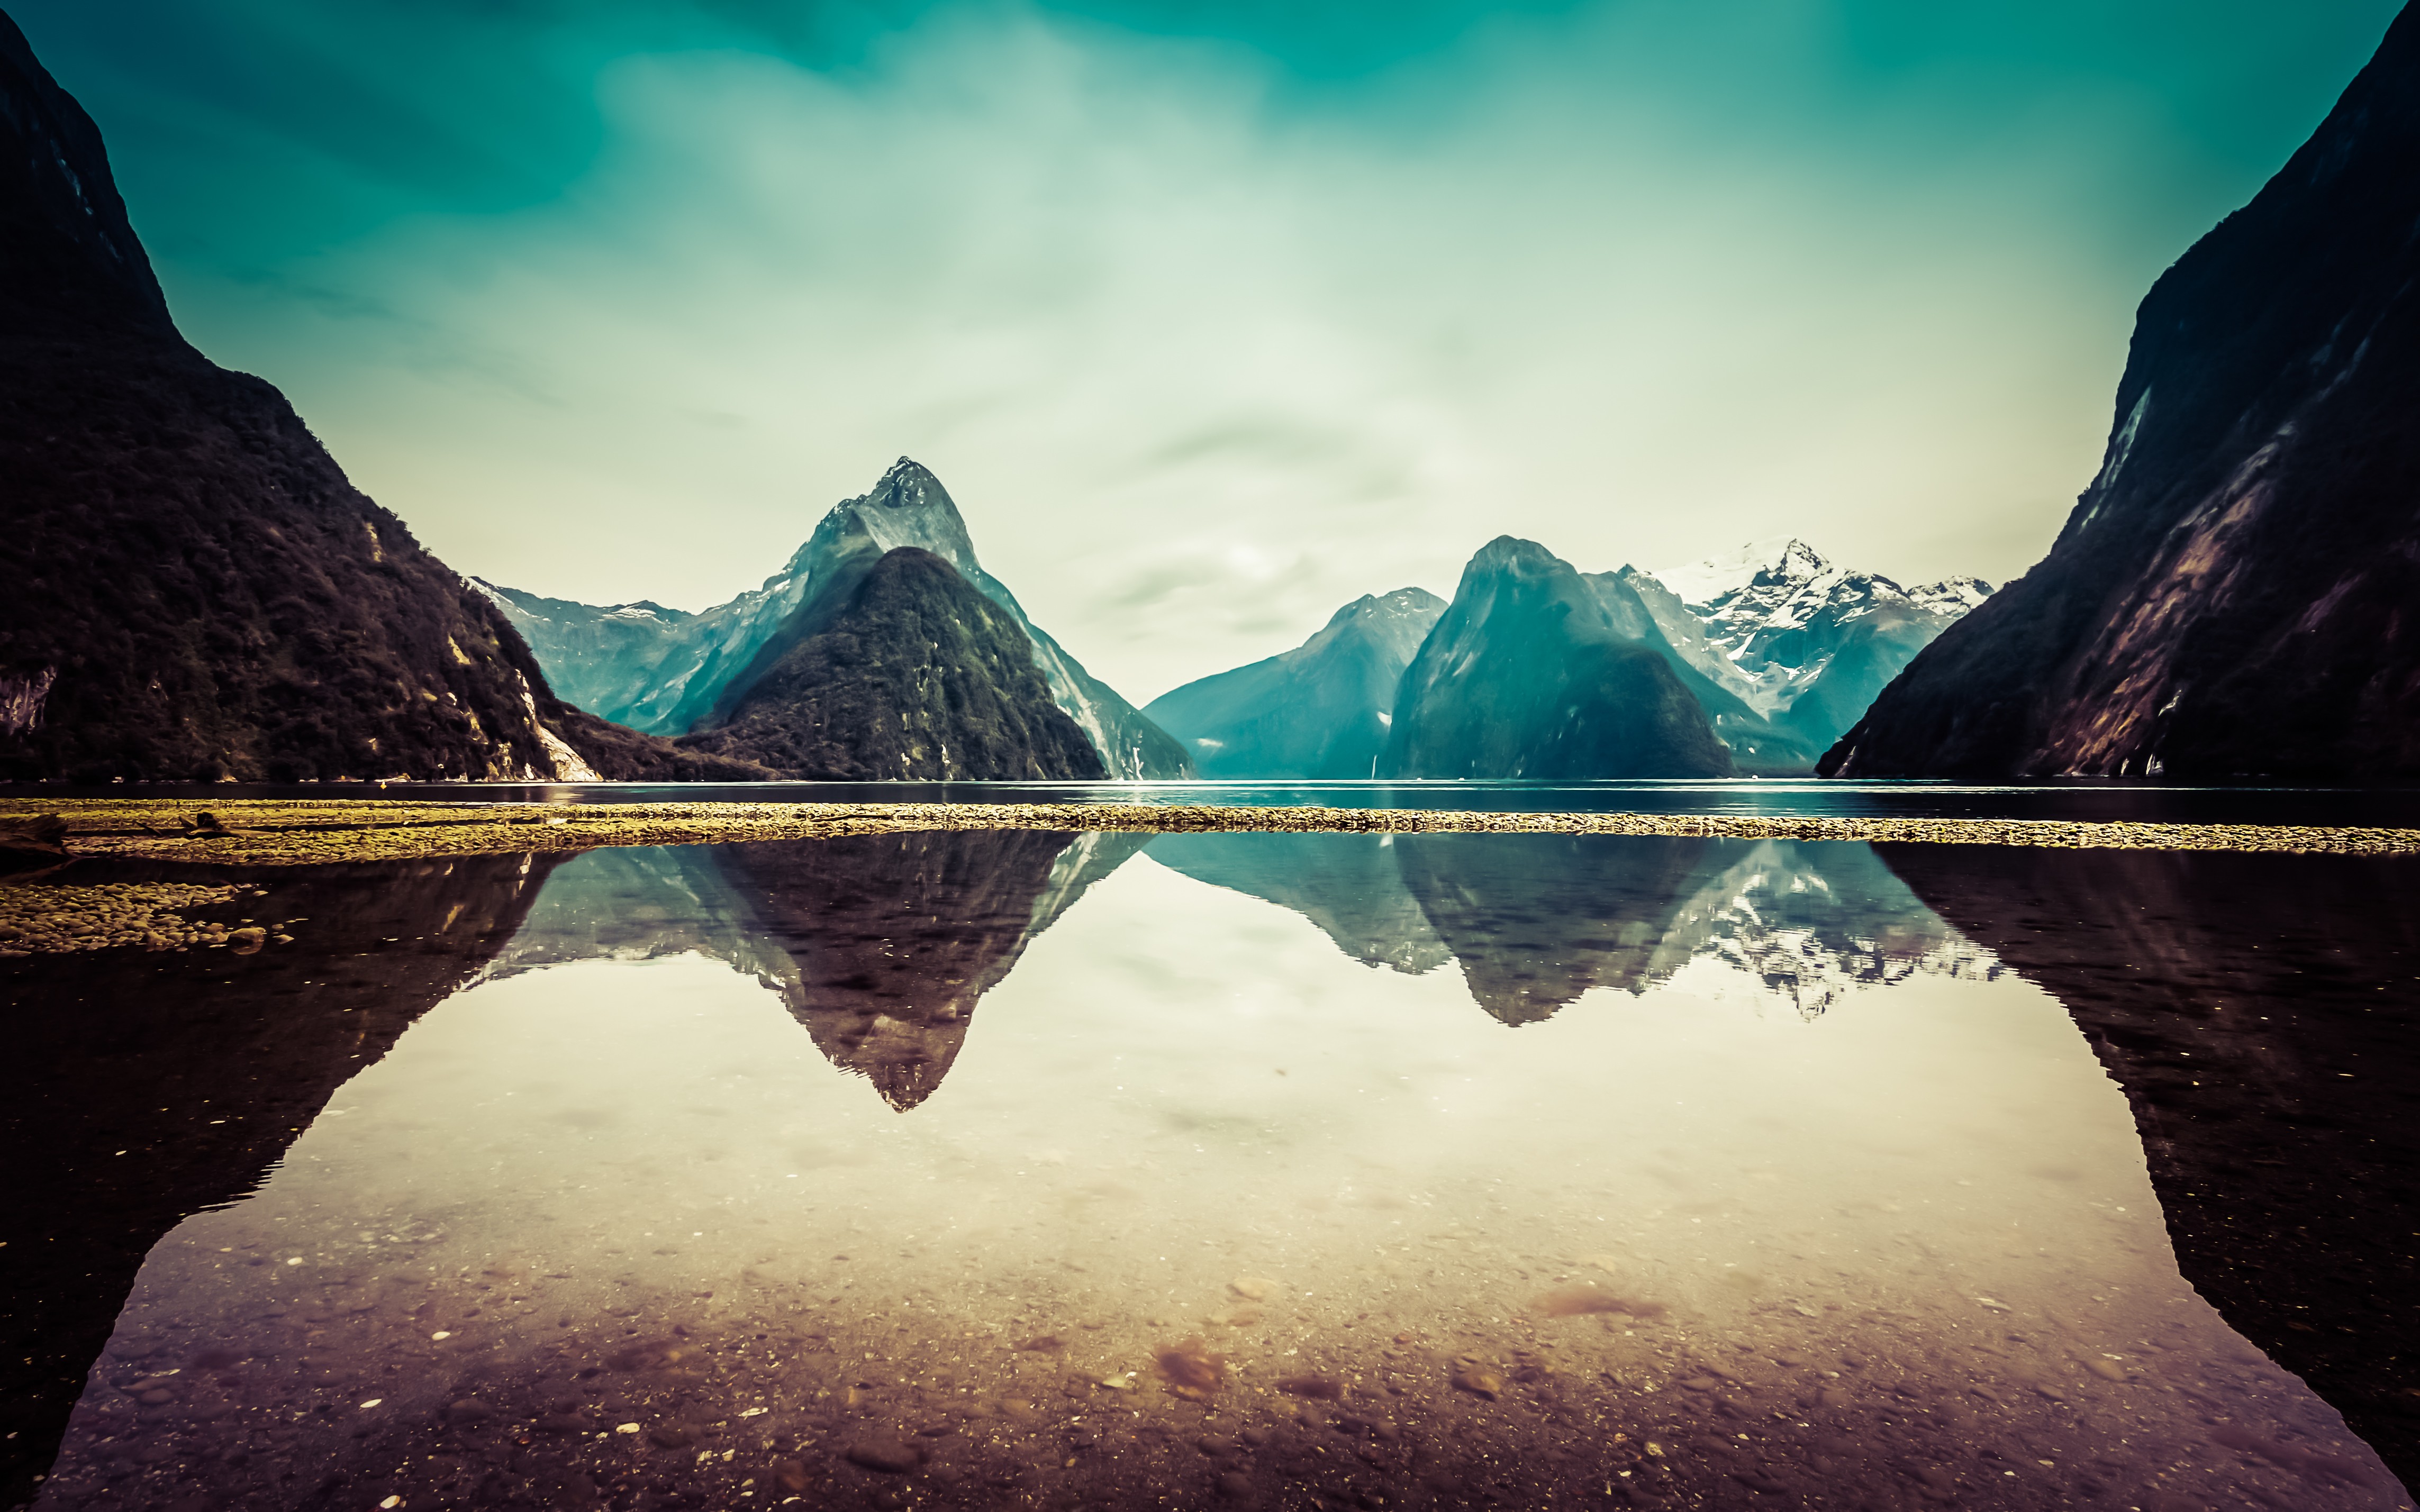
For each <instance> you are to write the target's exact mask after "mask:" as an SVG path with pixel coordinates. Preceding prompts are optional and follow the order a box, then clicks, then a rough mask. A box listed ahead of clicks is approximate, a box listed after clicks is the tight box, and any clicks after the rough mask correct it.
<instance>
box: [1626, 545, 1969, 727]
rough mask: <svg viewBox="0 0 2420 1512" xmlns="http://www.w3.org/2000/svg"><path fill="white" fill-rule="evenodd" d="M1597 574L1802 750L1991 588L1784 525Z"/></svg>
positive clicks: (1848, 718)
mask: <svg viewBox="0 0 2420 1512" xmlns="http://www.w3.org/2000/svg"><path fill="white" fill-rule="evenodd" d="M1606 576H1607V577H1611V578H1615V579H1621V581H1622V582H1623V583H1625V584H1627V585H1628V586H1629V587H1630V588H1631V589H1632V590H1633V591H1634V592H1636V593H1637V594H1638V595H1639V597H1640V599H1641V601H1642V602H1643V603H1644V604H1645V606H1646V608H1647V609H1648V610H1649V611H1650V613H1651V614H1652V615H1653V617H1654V619H1655V621H1656V625H1657V628H1658V630H1659V631H1660V632H1661V633H1662V634H1663V636H1664V638H1665V639H1666V640H1668V641H1669V642H1670V643H1671V644H1672V647H1673V650H1674V651H1675V653H1676V654H1677V655H1678V656H1680V657H1681V659H1682V660H1683V661H1685V662H1687V663H1688V664H1689V665H1690V666H1691V667H1692V668H1694V669H1696V670H1697V671H1701V672H1703V673H1704V674H1705V675H1706V676H1707V677H1708V678H1709V679H1710V680H1712V681H1713V682H1714V684H1715V685H1716V686H1718V687H1721V688H1722V689H1723V690H1724V691H1725V692H1728V693H1730V694H1731V695H1733V696H1735V697H1737V698H1738V699H1739V700H1740V701H1741V702H1744V703H1745V704H1746V705H1747V707H1748V708H1749V709H1750V710H1752V711H1754V713H1755V714H1756V715H1758V716H1761V717H1762V718H1763V719H1765V720H1766V721H1768V722H1770V723H1771V724H1772V725H1774V726H1775V727H1776V728H1777V729H1779V730H1782V731H1785V732H1788V733H1791V734H1793V735H1795V736H1796V737H1797V738H1798V739H1799V740H1800V741H1802V742H1803V743H1805V744H1806V745H1807V747H1809V748H1810V750H1809V756H1810V759H1811V757H1812V756H1814V755H1820V754H1822V753H1823V750H1825V749H1826V748H1829V747H1830V746H1831V744H1832V742H1834V741H1835V740H1837V739H1838V738H1839V736H1840V733H1841V732H1843V731H1845V730H1846V729H1848V727H1849V726H1850V725H1852V724H1854V723H1855V722H1856V720H1857V718H1858V717H1859V716H1861V715H1862V714H1864V712H1865V710H1866V708H1867V706H1868V705H1869V704H1870V703H1872V702H1873V701H1874V698H1875V696H1876V695H1877V694H1879V693H1880V692H1881V691H1882V690H1883V687H1884V686H1885V684H1887V683H1888V682H1889V681H1890V680H1891V679H1892V678H1893V677H1895V676H1897V675H1898V674H1899V672H1900V669H1901V668H1903V667H1905V666H1906V665H1907V664H1908V662H1909V661H1911V660H1913V659H1914V658H1915V656H1916V653H1917V652H1919V651H1921V650H1923V649H1924V648H1925V647H1926V646H1927V645H1930V644H1931V642H1932V640H1933V638H1934V637H1936V636H1938V635H1940V634H1941V632H1942V631H1944V630H1946V629H1947V628H1948V627H1949V625H1951V624H1952V623H1954V622H1955V621H1957V620H1958V619H1960V618H1962V616H1963V615H1965V614H1966V612H1967V611H1968V610H1970V609H1973V608H1974V607H1975V606H1976V605H1978V604H1980V603H1981V602H1982V601H1983V600H1984V599H1985V598H1986V597H1988V596H1989V595H1990V594H1991V593H1992V585H1991V584H1990V583H1988V582H1985V581H1984V580H1983V579H1979V578H1947V579H1942V580H1941V581H1939V582H1932V583H1926V584H1924V585H1922V586H1921V587H1917V588H1913V589H1909V588H1902V587H1900V585H1899V584H1898V583H1896V582H1894V581H1892V580H1891V579H1888V578H1885V577H1883V576H1882V575H1881V574H1879V573H1871V572H1856V571H1853V570H1851V569H1849V568H1846V567H1841V566H1836V565H1835V564H1833V563H1830V562H1828V561H1826V560H1825V559H1824V558H1823V555H1822V554H1821V553H1819V552H1817V551H1816V550H1815V549H1814V548H1812V547H1810V546H1808V545H1807V543H1806V542H1804V541H1801V540H1798V539H1795V538H1794V537H1793V538H1784V539H1780V540H1773V541H1761V542H1754V543H1751V544H1749V545H1747V546H1744V547H1741V548H1738V549H1737V550H1734V551H1728V552H1722V553H1719V554H1717V555H1714V556H1712V557H1708V558H1706V559H1705V560H1703V561H1701V562H1695V563H1689V564H1687V565H1685V566H1681V567H1670V568H1664V569H1660V570H1658V571H1654V572H1647V571H1643V570H1641V569H1639V568H1637V567H1624V568H1623V569H1621V572H1619V573H1616V574H1608V575H1606ZM1676 610H1677V611H1678V612H1676ZM1683 616H1685V619H1684V618H1683ZM1690 622H1694V625H1693V624H1691V623H1690ZM1717 723H1718V726H1719V723H1720V721H1719V720H1718V721H1717ZM1724 733H1725V736H1726V738H1727V739H1728V738H1730V732H1729V731H1725V732H1724Z"/></svg>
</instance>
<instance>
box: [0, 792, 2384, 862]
mask: <svg viewBox="0 0 2420 1512" xmlns="http://www.w3.org/2000/svg"><path fill="white" fill-rule="evenodd" d="M51 816H56V817H57V818H58V819H60V820H63V821H64V823H65V826H66V828H65V836H64V848H65V851H66V853H67V855H68V856H124V857H139V858H143V859H148V860H159V861H188V862H199V863H203V864H220V865H232V864H240V865H247V866H306V865H319V864H325V863H328V862H336V861H377V860H405V859H417V858H423V857H428V856H483V855H512V854H537V853H553V852H563V851H582V850H591V849H594V848H596V847H598V846H604V845H707V844H727V843H732V842H737V841H765V840H799V839H814V838H818V837H823V836H833V835H864V834H884V833H896V832H901V831H910V830H936V829H954V830H966V829H1036V830H1077V831H1083V830H1106V831H1126V832H1136V831H1141V832H1149V833H1175V832H1193V831H1216V830H1240V831H1262V832H1273V831H1295V832H1303V831H1310V832H1326V833H1342V834H1369V833H1387V834H1439V833H1458V834H1469V833H1512V834H1560V835H1663V836H1674V837H1683V838H1691V839H1707V840H1800V841H1853V842H1876V841H1898V842H1902V843H1904V842H1916V843H1931V844H1950V845H2017V846H2027V847H2048V848H2052V849H2061V850H2075V849H2094V850H2102V849H2105V850H2154V851H2258V852H2273V853H2288V854H2301V855H2329V856H2409V855H2420V830H2414V829H2393V828H2382V827H2367V826H2317V825H2180V824H2143V823H2134V822H2125V821H2118V822H2107V823H2085V822H2070V821H2061V820H2040V819H1929V818H1923V819H1882V818H1814V817H1792V816H1763V815H1712V814H1642V813H1502V812H1476V811H1468V810H1428V809H1326V808H1313V807H1289V808H1248V807H1241V806H1236V807H1219V806H1211V805H1163V804H1021V803H1019V804H973V803H963V804H946V803H899V804H884V803H644V804H531V803H514V804H483V803H419V802H392V803H385V802H361V801H348V800H318V799H313V800H286V799H240V800H235V801H231V802H221V803H214V804H211V805H209V807H208V808H207V809H205V808H202V807H200V806H198V805H195V804H194V803H191V802H178V801H172V800H165V799H143V798H137V799H107V798H101V799H70V800H51V801H43V800H39V799H9V800H0V830H6V829H18V828H30V827H32V826H33V825H35V824H36V822H37V821H39V820H42V819H47V818H49V817H51Z"/></svg>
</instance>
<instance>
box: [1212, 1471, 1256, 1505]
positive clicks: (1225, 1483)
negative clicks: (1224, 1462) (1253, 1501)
mask: <svg viewBox="0 0 2420 1512" xmlns="http://www.w3.org/2000/svg"><path fill="white" fill-rule="evenodd" d="M1218 1494H1219V1495H1221V1496H1224V1497H1229V1498H1231V1499H1238V1500H1239V1499H1241V1498H1243V1497H1247V1496H1249V1495H1251V1494H1252V1477H1251V1476H1249V1475H1247V1474H1245V1473H1243V1472H1242V1471H1240V1470H1231V1471H1229V1472H1227V1473H1225V1474H1223V1475H1221V1476H1219V1477H1218Z"/></svg>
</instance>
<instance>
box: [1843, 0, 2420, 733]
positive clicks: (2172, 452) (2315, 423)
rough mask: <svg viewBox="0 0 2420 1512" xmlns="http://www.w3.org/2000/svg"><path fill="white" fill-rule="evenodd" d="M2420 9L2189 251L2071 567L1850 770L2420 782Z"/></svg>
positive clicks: (2061, 546) (2149, 334) (1917, 677)
mask: <svg viewBox="0 0 2420 1512" xmlns="http://www.w3.org/2000/svg"><path fill="white" fill-rule="evenodd" d="M2414 162H2420V14H2415V13H2413V12H2412V11H2410V10H2407V11H2405V12H2404V13H2403V14H2402V15H2401V16H2400V17H2398V18H2397V20H2396V22H2395V23H2394V25H2393V26H2392V27H2391V28H2390V29H2389V31H2388V32H2387V35H2386V39H2385V41H2384V42H2383V43H2381V46H2380V48H2379V51H2378V54H2377V56H2376V57H2374V58H2373V59H2371V61H2370V63H2369V66H2368V67H2367V68H2366V69H2363V70H2362V72H2361V74H2360V76H2359V77H2357V78H2356V79H2354V81H2353V82H2352V85H2350V87H2349V88H2347V89H2346V91H2345V93H2344V96H2343V98H2342V99H2341V100H2338V101H2337V103H2336V106H2335V110H2334V111H2332V112H2331V113H2330V114H2329V116H2328V117H2327V119H2326V120H2325V121H2324V122H2322V123H2321V125H2320V126H2319V131H2317V132H2316V133H2315V134H2314V135H2313V136H2312V138H2311V140H2310V141H2309V142H2307V143H2305V144H2304V147H2302V149H2301V150H2300V151H2298V152H2296V153H2295V154H2294V156H2293V157H2292V159H2291V160H2289V161H2288V162H2287V164H2286V166H2285V167H2284V168H2283V169H2282V170H2280V171H2279V173H2278V174H2277V176H2276V177H2274V178H2272V179H2271V180H2270V181H2269V183H2268V185H2267V186H2266V187H2265V188H2263V189H2262V190H2261V191H2260V193H2258V194H2257V196H2255V197H2254V199H2253V201H2252V203H2251V204H2249V205H2247V206H2245V207H2244V208H2242V209H2241V210H2238V211H2237V212H2235V213H2234V214H2233V215H2230V216H2228V217H2227V218H2226V220H2225V221H2223V222H2221V223H2220V224H2219V225H2218V226H2217V228H2216V229H2215V230H2212V231H2211V233H2210V234H2209V235H2208V236H2206V237H2204V238H2203V239H2201V240H2200V241H2199V242H2197V243H2196V244H2195V246H2194V247H2193V249H2192V250H2191V251H2189V252H2187V253H2186V254H2185V255H2183V256H2182V257H2181V258H2180V259H2178V261H2177V264H2176V266H2175V267H2173V268H2171V269H2169V270H2168V271H2167V272H2166V273H2165V274H2164V275H2163V276H2162V277H2161V279H2160V280H2159V282H2158V283H2157V284H2156V285H2153V286H2152V289H2151V292H2150V295H2149V298H2147V299H2146V300H2145V301H2143V305H2142V308H2141V310H2140V312H2139V313H2138V315H2137V316H2136V320H2135V326H2134V338H2133V347H2132V349H2131V351H2130V353H2129V355H2128V358H2127V363H2126V371H2125V376H2124V377H2123V378H2121V379H2120V380H2119V382H2118V401H2117V406H2116V410H2115V415H2114V420H2115V424H2114V426H2113V428H2112V431H2111V434H2110V438H2109V444H2108V448H2107V451H2106V454H2105V455H2104V457H2103V460H2102V467H2101V471H2100V473H2099V475H2098V476H2096V477H2095V478H2094V479H2093V480H2092V484H2091V486H2090V487H2088V488H2086V490H2085V492H2084V494H2083V497H2082V498H2081V499H2080V500H2079V501H2077V503H2076V506H2075V509H2074V511H2073V513H2071V515H2070V516H2069V517H2068V520H2067V525H2066V528H2065V529H2064V530H2062V531H2061V532H2059V536H2058V539H2057V541H2056V542H2055V544H2054V545H2053V546H2052V548H2051V550H2050V554H2049V555H2048V556H2047V557H2046V558H2044V559H2043V561H2042V562H2041V563H2040V564H2039V565H2037V566H2036V567H2035V568H2034V569H2033V570H2032V571H2031V572H2028V573H2027V574H2025V576H2024V578H2022V579H2018V580H2017V581H2016V582H2014V583H2012V584H2010V585H2009V587H2007V588H2005V589H2003V590H2001V591H2000V592H1999V593H1998V594H1994V595H1993V597H1992V598H1991V599H1989V600H1988V601H1986V602H1985V603H1984V604H1983V605H1982V606H1981V607H1980V608H1979V609H1976V610H1975V612H1974V613H1972V614H1971V615H1969V616H1967V617H1966V618H1965V619H1964V620H1963V621H1962V622H1960V623H1959V624H1958V625H1955V626H1953V627H1952V628H1951V629H1950V630H1949V631H1948V632H1947V633H1946V634H1945V635H1943V636H1942V638H1941V639H1940V640H1937V641H1935V642H1934V643H1933V644H1932V645H1931V646H1930V647H1928V648H1927V649H1926V650H1925V651H1924V652H1923V653H1922V654H1920V655H1919V656H1917V657H1916V660H1915V661H1914V662H1913V663H1912V664H1911V665H1910V666H1909V667H1908V669H1907V671H1905V672H1904V673H1902V674H1901V675H1900V678H1899V679H1898V680H1897V681H1896V682H1894V683H1893V684H1892V685H1891V686H1890V687H1889V688H1888V689H1887V690H1885V692H1884V694H1883V695H1882V697H1881V698H1880V699H1879V700H1877V701H1876V702H1875V703H1874V706H1873V707H1872V709H1871V710H1869V712H1868V713H1867V715H1866V716H1865V717H1864V718H1862V719H1861V720H1859V721H1858V722H1857V724H1856V726H1855V727H1854V729H1852V730H1851V731H1850V732H1849V733H1847V734H1846V735H1845V736H1843V737H1842V738H1841V740H1840V742H1839V744H1838V746H1837V747H1835V748H1833V750H1832V751H1831V752H1830V753H1829V754H1827V755H1826V757H1825V758H1824V761H1823V767H1822V770H1823V771H1824V772H1826V773H1827V774H1830V775H1834V776H1842V777H1896V776H1962V777H1987V778H1988V777H2011V776H2049V775H2053V774H2057V773H2079V774H2090V775H2105V776H2126V775H2142V774H2149V775H2159V774H2163V773H2164V774H2165V775H2167V776H2170V777H2174V778H2188V779H2218V780H2225V779H2235V778H2246V777H2277V778H2292V779H2319V780H2335V779H2389V778H2409V777H2411V776H2412V775H2414V774H2420V614H2414V613H2413V612H2412V607H2413V606H2414V605H2420V236H2415V234H2414V231H2413V227H2414V225H2415V224H2420V175H2415V174H2414V173H2413V172H2412V164H2413V163H2414Z"/></svg>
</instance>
